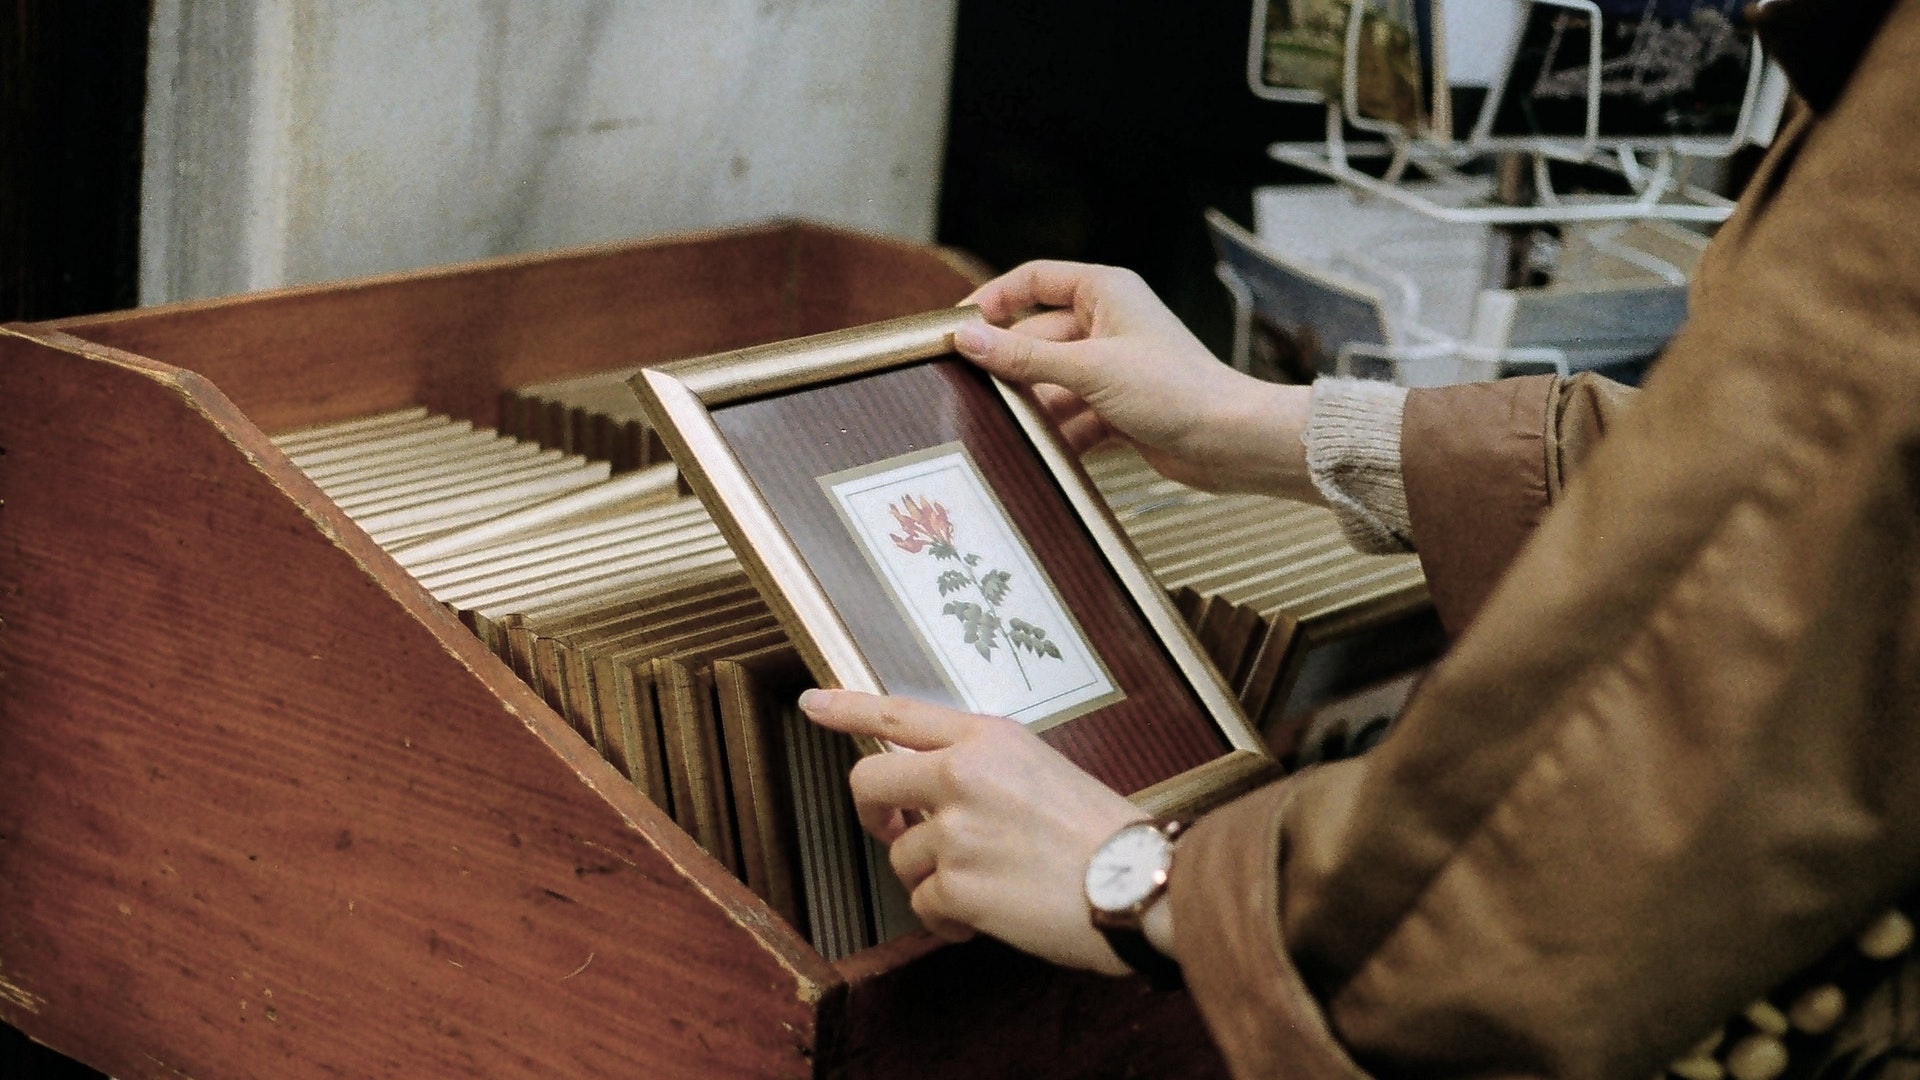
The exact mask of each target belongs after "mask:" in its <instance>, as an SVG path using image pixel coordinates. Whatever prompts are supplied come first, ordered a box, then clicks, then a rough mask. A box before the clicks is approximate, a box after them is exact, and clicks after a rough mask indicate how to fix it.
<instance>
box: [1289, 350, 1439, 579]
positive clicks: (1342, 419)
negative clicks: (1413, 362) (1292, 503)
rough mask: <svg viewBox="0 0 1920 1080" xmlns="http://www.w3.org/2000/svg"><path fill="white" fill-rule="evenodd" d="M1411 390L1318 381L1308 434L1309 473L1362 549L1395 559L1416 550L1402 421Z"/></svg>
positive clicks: (1363, 381) (1350, 540)
mask: <svg viewBox="0 0 1920 1080" xmlns="http://www.w3.org/2000/svg"><path fill="white" fill-rule="evenodd" d="M1406 401H1407V391H1406V388H1405V387H1400V386H1395V385H1393V384H1392V383H1384V382H1376V381H1373V380H1369V379H1321V380H1319V381H1317V382H1315V383H1314V384H1313V404H1312V407H1311V409H1310V411H1309V412H1308V414H1307V426H1306V430H1305V431H1303V432H1302V433H1301V435H1300V439H1301V441H1302V442H1304V443H1305V444H1306V448H1307V475H1308V477H1309V478H1311V479H1312V481H1313V486H1314V488H1315V489H1317V490H1318V491H1319V492H1320V496H1321V497H1322V498H1324V499H1326V500H1327V505H1328V506H1330V507H1332V508H1333V516H1334V519H1335V520H1336V521H1338V522H1339V523H1340V531H1341V533H1343V534H1344V535H1345V536H1346V538H1347V542H1348V543H1349V544H1352V545H1353V546H1354V548H1355V550H1357V551H1360V552H1362V553H1364V554H1367V555H1395V554H1400V553H1402V552H1408V551H1412V550H1413V524H1412V520H1411V519H1410V518H1409V517H1408V515H1407V493H1406V488H1405V487H1404V485H1403V484H1402V482H1401V479H1400V417H1401V413H1402V411H1403V410H1404V409H1405V407H1406Z"/></svg>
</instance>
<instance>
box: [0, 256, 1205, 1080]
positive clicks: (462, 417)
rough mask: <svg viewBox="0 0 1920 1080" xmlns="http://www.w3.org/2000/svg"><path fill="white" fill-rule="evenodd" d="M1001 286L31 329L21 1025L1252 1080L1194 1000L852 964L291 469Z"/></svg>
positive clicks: (7, 456)
mask: <svg viewBox="0 0 1920 1080" xmlns="http://www.w3.org/2000/svg"><path fill="white" fill-rule="evenodd" d="M980 280H981V277H980V275H979V273H978V271H977V268H976V267H975V266H974V265H973V264H972V263H970V262H969V261H968V260H966V259H964V258H962V257H958V256H956V255H955V254H954V253H951V252H946V251H943V250H941V249H938V248H933V247H928V246H925V245H917V244H909V243H902V242H898V241H893V240H887V239H884V238H879V237H872V236H862V235H858V234H854V233H850V232H847V231H845V230H839V229H833V228H828V227H822V226H818V225H810V224H806V223H792V222H788V223H776V224H772V225H767V226H762V227H756V228H750V229H737V230H729V231H726V232H718V233H703V234H698V235H690V236H683V237H667V238H659V239H649V240H642V241H634V242H627V243H620V244H611V245H604V246H599V247H594V248H588V249H581V250H576V251H569V252H555V253H543V254H540V255H533V256H516V257H513V258H508V259H497V260H491V261H488V262H484V263H479V264H474V265H469V266H456V267H436V268H431V269H427V270H421V271H416V272H408V273H403V274H396V275H388V276H383V277H380V278H374V279H366V280H360V281H352V282H341V283H327V284H322V285H311V286H303V287H299V288H296V289H291V290H284V291H279V292H272V293H261V294H252V295H247V296H236V297H225V298H219V299H212V300H203V301H194V302H191V303H185V304H180V305H172V306H167V307H161V308H149V309H141V310H137V311H128V312H116V313H112V314H109V315H101V316H88V317H84V318H76V319H70V320H64V321H62V322H60V323H57V324H38V325H34V326H9V327H6V328H0V398H4V399H5V400H7V401H8V402H9V403H12V404H13V406H14V407H10V408H8V409H5V410H0V448H4V457H0V487H4V492H3V494H4V501H5V506H4V508H0V536H4V538H5V543H6V547H7V551H8V553H9V555H8V558H6V559H4V560H0V607H4V611H3V612H0V614H4V617H5V618H4V627H3V628H0V675H4V677H5V681H6V685H7V691H6V693H5V694H4V695H0V702H3V703H4V704H3V705H0V714H4V715H0V726H4V727H5V730H6V738H7V752H6V753H5V754H0V821H4V822H5V824H6V827H5V828H4V829H0V833H4V840H0V847H3V848H4V849H5V863H6V872H5V873H4V874H0V935H4V938H5V940H6V941H7V942H8V945H7V948H6V957H5V961H6V971H5V977H4V987H0V1020H4V1021H5V1022H6V1023H8V1024H10V1025H12V1026H14V1027H15V1028H17V1029H19V1030H21V1031H23V1032H25V1033H26V1034H27V1035H28V1036H29V1037H31V1038H33V1039H35V1040H37V1041H40V1042H42V1043H45V1044H46V1045H49V1046H51V1047H54V1048H55V1049H58V1050H60V1051H61V1052H63V1053H66V1054H68V1055H70V1056H74V1057H78V1058H81V1059H82V1060H84V1061H85V1062H86V1063H87V1064H88V1065H90V1066H92V1067H94V1068H96V1069H98V1070H100V1071H102V1072H106V1073H109V1074H111V1075H119V1076H126V1075H135V1074H139V1073H141V1072H142V1071H143V1070H153V1069H158V1068H161V1067H162V1066H163V1065H164V1067H165V1068H166V1069H169V1070H175V1071H180V1072H187V1073H192V1074H193V1075H229V1074H230V1075H275V1076H285V1077H322V1076H339V1075H349V1076H365V1075H386V1074H392V1073H406V1074H410V1075H411V1074H418V1075H441V1074H445V1073H453V1072H462V1071H472V1069H473V1067H474V1065H473V1063H474V1062H476V1061H484V1062H486V1063H487V1065H486V1068H487V1071H489V1072H490V1073H492V1074H495V1075H499V1076H503V1077H505V1076H512V1077H529V1078H531V1077H535V1076H567V1077H582V1078H584V1077H595V1076H605V1075H608V1074H609V1073H622V1072H630V1071H634V1070H636V1069H637V1070H640V1071H644V1072H646V1073H648V1074H649V1075H658V1076H667V1077H694V1076H710V1075H714V1074H716V1073H725V1074H728V1075H742V1076H811V1075H821V1074H832V1075H847V1076H892V1075H901V1074H902V1073H906V1072H912V1073H913V1074H915V1075H919V1076H923V1077H928V1078H929V1080H931V1078H933V1077H947V1076H952V1077H969V1076H981V1075H1005V1074H1006V1073H1008V1072H1010V1071H1044V1072H1047V1073H1048V1074H1049V1075H1056V1076H1062V1077H1089V1078H1091V1077H1096V1076H1108V1075H1113V1074H1115V1073H1116V1072H1120V1071H1126V1070H1133V1071H1144V1072H1151V1073H1153V1074H1155V1075H1163V1076H1178V1077H1192V1078H1195V1080H1198V1078H1199V1077H1203V1076H1213V1075H1218V1074H1219V1063H1218V1060H1217V1057H1215V1056H1214V1055H1213V1054H1212V1053H1211V1051H1210V1050H1209V1049H1208V1046H1207V1039H1206V1036H1205V1034H1204V1030H1203V1029H1202V1027H1201V1025H1200V1024H1199V1022H1198V1019H1197V1018H1196V1017H1195V1015H1194V1014H1193V1011H1192V1007H1191V1005H1190V1003H1189V1002H1188V1001H1187V999H1186V998H1185V997H1184V996H1181V995H1154V994H1143V993H1142V992H1141V989H1140V988H1139V987H1138V986H1136V985H1132V984H1130V983H1128V982H1126V981H1124V980H1112V979H1108V978H1105V977H1101V976H1094V975H1086V974H1077V973H1074V972H1069V971H1064V970H1060V969H1053V968H1050V967H1048V966H1046V965H1044V964H1041V963H1039V962H1037V961H1032V960H1029V959H1027V958H1024V957H1021V956H1018V955H1016V954H1014V953H1012V952H1011V951H1010V950H1007V949H1005V948H1003V947H998V946H996V945H995V944H994V943H992V942H988V941H978V942H974V943H971V944H966V945H959V946H950V945H943V944H942V943H940V942H937V941H935V940H932V939H930V938H928V937H927V936H925V935H919V934H915V935H908V936H907V937H905V938H901V939H897V940H895V941H892V942H889V943H887V944H884V945H879V946H875V947H872V948H867V949H862V950H860V951H858V952H856V953H854V954H853V955H850V956H846V957H843V958H841V959H839V960H829V959H828V958H827V957H826V956H825V955H824V954H823V952H822V951H821V950H819V949H817V948H815V947H813V946H812V944H811V943H810V942H809V941H808V940H807V939H806V937H805V936H803V934H802V932H801V928H800V927H798V926H796V925H795V924H794V923H793V922H791V921H790V920H788V919H787V918H785V917H783V916H782V915H781V914H780V913H779V912H778V911H777V910H776V909H775V908H773V907H772V906H771V905H769V904H768V903H766V902H765V901H763V900H762V899H760V898H759V897H757V896H755V895H754V893H753V892H752V891H751V890H749V889H748V888H747V887H746V886H745V885H743V884H741V883H740V882H739V881H737V880H736V879H735V878H734V877H733V876H732V875H731V874H729V873H728V872H727V871H726V869H725V868H724V867H723V866H722V865H721V864H720V862H719V860H717V859H716V858H714V857H712V856H710V855H709V854H707V853H706V852H704V851H702V850H701V849H700V848H699V847H698V845H697V844H696V843H695V842H694V841H693V839H692V837H691V836H690V835H689V834H688V833H687V832H686V831H685V830H684V829H682V828H681V827H680V826H679V825H678V824H676V822H675V821H674V820H673V819H672V818H671V816H670V815H668V814H667V813H665V812H663V811H662V809H661V808H660V807H659V806H658V805H657V804H655V803H654V802H652V801H651V800H650V799H647V798H646V797H644V796H642V795H641V794H640V792H639V791H638V789H637V788H636V787H635V786H634V784H633V783H632V781H631V780H629V779H628V778H627V777H625V776H624V775H622V774H621V773H620V772H619V770H618V769H616V768H615V767H614V766H613V765H611V764H609V763H608V762H606V761H605V760H604V759H603V758H602V757H601V755H600V754H598V753H596V752H594V750H593V748H592V746H591V744H590V743H589V742H588V741H587V740H586V739H584V738H583V737H582V736H580V734H579V733H578V732H576V731H574V730H573V729H572V727H571V726H570V725H569V724H568V723H567V722H566V721H565V720H563V719H562V718H561V717H560V716H559V715H558V714H557V713H556V712H555V711H554V710H553V709H552V708H551V706H549V705H548V704H547V703H546V702H545V701H544V700H543V699H542V698H541V697H540V695H538V694H536V693H535V692H534V691H533V690H532V689H531V688H530V687H529V686H528V684H527V683H525V682H524V681H523V680H522V679H520V678H518V677H516V676H515V675H514V673H513V672H512V671H511V670H510V668H509V667H508V665H507V664H505V663H504V662H502V661H501V660H499V659H498V658H497V657H496V656H495V655H493V654H491V653H490V652H489V651H488V650H487V648H486V647H485V646H484V645H483V644H482V642H481V641H480V639H479V638H477V637H476V636H475V635H474V634H473V633H472V632H471V631H470V630H469V629H468V628H466V627H465V626H463V625H462V624H461V622H460V621H459V620H458V619H457V618H455V617H454V616H453V615H451V614H450V613H449V612H448V610H447V609H446V608H445V606H444V605H441V604H439V603H437V602H435V601H434V599H433V597H432V596H431V594H430V593H428V591H427V590H426V589H424V588H423V587H422V586H421V585H420V583H419V581H418V579H416V578H415V577H414V576H413V575H412V574H411V573H410V572H408V571H407V570H406V569H405V568H404V567H403V566H402V565H401V563H400V559H399V557H398V556H397V555H395V554H393V553H390V552H389V551H387V550H384V549H382V548H381V547H380V546H379V545H377V544H375V543H374V541H373V540H372V538H371V537H370V536H368V534H367V532H366V530H365V529H363V528H362V527H361V526H359V525H358V524H356V523H355V522H354V520H353V519H352V518H351V517H350V516H349V515H347V514H346V512H345V511H343V510H342V509H341V508H340V507H339V506H338V505H337V504H335V503H334V502H333V500H332V499H330V498H328V497H327V496H326V495H325V493H324V492H323V491H322V490H321V489H320V488H319V486H318V485H316V484H315V483H314V482H313V481H312V480H311V479H310V478H309V477H308V476H307V475H306V474H305V473H304V472H302V471H301V470H300V469H299V468H298V467H297V466H295V465H293V464H292V463H291V462H290V461H289V460H288V458H287V455H286V454H285V453H284V452H282V451H281V450H279V449H278V448H277V447H276V446H274V445H273V443H272V442H271V440H270V437H269V434H268V433H274V432H288V431H293V430H296V429H301V428H306V427H311V426H313V425H317V424H324V423H329V422H334V421H340V420H347V419H351V418H355V417H368V416H373V415H377V414H381V413H387V412H393V411H396V410H403V409H408V408H412V407H425V408H427V409H428V410H430V411H433V412H439V413H445V414H447V415H450V416H453V417H456V418H458V421H460V422H471V423H473V424H475V425H476V426H478V427H482V428H487V429H498V428H499V427H500V426H501V418H500V415H499V413H500V394H501V392H502V391H503V390H505V389H507V388H510V387H516V386H523V385H529V384H536V383H542V382H546V381H551V380H556V379H563V378H568V377H571V376H575V375H580V374H584V373H590V372H594V371H603V370H607V369H611V368H618V367H624V366H630V365H634V364H644V363H656V362H662V361H665V360H667V359H670V358H672V357H679V356H690V355H698V354H702V353H711V352H715V351H718V350H723V349H733V348H739V347H741V346H745V345H751V344H753V343H756V342H768V341H777V340H782V339H789V338H793V337H796V336H799V335H804V334H811V333H816V332H819V331H823V330H830V329H833V328H835V327H842V326H850V325H856V324H860V323H865V322H871V321H873V320H875V319H880V318H886V317H889V316H893V315H898V314H905V313H909V312H916V311H926V310H928V309H930V308H934V307H939V306H941V305H946V304H951V303H953V302H954V301H956V300H958V299H959V298H960V297H962V296H964V295H966V294H967V293H968V292H969V291H970V290H971V289H972V288H974V287H975V286H976V285H977V284H978V283H979V281H980ZM525 509H526V510H527V511H529V512H531V511H532V510H533V509H535V508H533V507H528V508H525ZM543 509H544V510H549V511H550V510H551V509H552V508H551V507H547V508H543ZM438 542H440V540H439V538H427V539H423V540H422V541H421V544H422V545H426V544H433V543H438ZM343 1032H344V1033H350V1034H351V1037H350V1038H349V1037H343V1036H342V1033H343Z"/></svg>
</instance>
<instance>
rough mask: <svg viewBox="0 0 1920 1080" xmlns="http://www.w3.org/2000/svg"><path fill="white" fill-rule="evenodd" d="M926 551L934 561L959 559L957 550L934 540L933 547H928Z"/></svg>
mask: <svg viewBox="0 0 1920 1080" xmlns="http://www.w3.org/2000/svg"><path fill="white" fill-rule="evenodd" d="M927 551H928V552H930V553H931V554H932V555H933V557H934V558H936V559H957V558H959V557H960V552H959V550H958V549H957V548H955V547H954V546H953V545H952V544H949V543H946V542H945V541H941V540H935V541H934V542H933V546H932V547H929V548H928V549H927Z"/></svg>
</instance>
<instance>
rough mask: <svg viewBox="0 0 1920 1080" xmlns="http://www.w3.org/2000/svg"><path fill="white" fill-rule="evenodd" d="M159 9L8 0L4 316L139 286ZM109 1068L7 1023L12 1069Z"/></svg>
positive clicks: (3, 30) (58, 1077)
mask: <svg viewBox="0 0 1920 1080" xmlns="http://www.w3.org/2000/svg"><path fill="white" fill-rule="evenodd" d="M148 17H149V6H148V4H147V2H146V0H0V322H10V321H13V320H17V319H52V318H58V317H60V316H62V315H78V314H82V313H85V312H91V311H105V310H108V309H111V308H123V307H131V306H133V304H134V302H135V300H136V298H137V296H138V294H139V280H140V279H139V262H138V256H139V246H140V125H141V120H142V116H143V110H144V109H145V106H146V93H147V21H148ZM0 404H3V403H0ZM0 513H4V510H3V509H0ZM0 526H4V519H3V518H0ZM4 632H5V631H4V630H3V629H0V633H4ZM16 719H17V718H16ZM5 872H6V867H5V864H4V863H0V873H5ZM100 1075H101V1074H99V1073H97V1072H94V1071H93V1070H92V1069H89V1068H86V1067H85V1066H83V1065H79V1064H77V1063H75V1062H72V1061H69V1060H67V1059H66V1058H64V1057H61V1056H60V1055H59V1054H56V1053H54V1052H53V1051H51V1050H48V1049H47V1048H45V1047H43V1046H41V1045H40V1044H38V1043H35V1042H33V1041H31V1040H29V1039H28V1038H27V1037H26V1036H24V1035H22V1034H21V1033H20V1032H18V1031H16V1030H14V1029H13V1028H11V1027H8V1026H7V1025H5V1024H0V1078H5V1080H98V1078H99V1077H100Z"/></svg>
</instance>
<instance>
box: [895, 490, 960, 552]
mask: <svg viewBox="0 0 1920 1080" xmlns="http://www.w3.org/2000/svg"><path fill="white" fill-rule="evenodd" d="M901 506H905V507H906V510H905V511H904V512H902V511H901V509H900V507H901ZM887 509H888V510H890V511H892V512H893V520H894V521H896V522H898V523H899V525H900V532H898V533H888V534H887V539H889V540H892V541H893V543H894V545H895V546H896V547H898V548H899V549H900V550H901V551H904V552H906V553H907V554H909V555H918V554H919V553H920V551H921V549H922V548H925V547H926V546H927V545H928V544H938V545H943V546H946V547H952V546H953V521H952V520H951V519H949V518H948V517H947V508H946V507H944V506H942V505H940V504H939V503H937V502H931V501H928V500H924V499H916V498H914V497H913V496H911V495H908V496H907V497H906V498H904V499H901V500H900V502H899V503H898V504H893V503H889V504H888V505H887ZM902 534H904V535H902Z"/></svg>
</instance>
